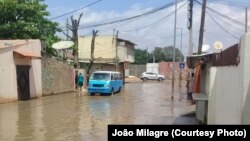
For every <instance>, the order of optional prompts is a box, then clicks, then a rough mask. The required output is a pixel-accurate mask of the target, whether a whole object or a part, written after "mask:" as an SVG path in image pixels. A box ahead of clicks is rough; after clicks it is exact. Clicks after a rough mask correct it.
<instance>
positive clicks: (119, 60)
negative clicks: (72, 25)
mask: <svg viewBox="0 0 250 141" xmlns="http://www.w3.org/2000/svg"><path fill="white" fill-rule="evenodd" d="M91 40H92V36H87V37H79V42H78V56H79V62H80V63H81V66H84V65H86V64H88V63H89V60H90V56H91ZM134 47H135V44H134V43H132V42H130V41H128V40H124V39H120V38H116V37H114V36H97V37H96V38H95V48H94V65H93V67H92V71H95V70H106V71H119V72H121V73H122V74H123V76H124V75H125V70H127V69H128V66H129V64H130V63H133V62H134V51H135V49H134Z"/></svg>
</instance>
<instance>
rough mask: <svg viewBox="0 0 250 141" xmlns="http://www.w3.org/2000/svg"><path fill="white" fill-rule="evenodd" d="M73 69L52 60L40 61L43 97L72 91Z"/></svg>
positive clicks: (44, 59)
mask: <svg viewBox="0 0 250 141" xmlns="http://www.w3.org/2000/svg"><path fill="white" fill-rule="evenodd" d="M74 79H75V72H74V68H73V67H72V66H70V65H69V64H67V63H64V62H62V61H59V60H57V59H52V58H45V57H44V58H43V59H42V90H43V96H45V95H51V94H58V93H64V92H71V91H74V82H75V81H74Z"/></svg>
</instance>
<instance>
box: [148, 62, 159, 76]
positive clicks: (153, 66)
mask: <svg viewBox="0 0 250 141" xmlns="http://www.w3.org/2000/svg"><path fill="white" fill-rule="evenodd" d="M146 70H147V72H154V73H157V74H159V64H158V63H147V66H146Z"/></svg>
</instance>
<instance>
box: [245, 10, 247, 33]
mask: <svg viewBox="0 0 250 141" xmlns="http://www.w3.org/2000/svg"><path fill="white" fill-rule="evenodd" d="M247 20H248V8H247V7H246V23H245V26H246V27H245V31H246V33H247V32H248V31H247V28H248V22H247Z"/></svg>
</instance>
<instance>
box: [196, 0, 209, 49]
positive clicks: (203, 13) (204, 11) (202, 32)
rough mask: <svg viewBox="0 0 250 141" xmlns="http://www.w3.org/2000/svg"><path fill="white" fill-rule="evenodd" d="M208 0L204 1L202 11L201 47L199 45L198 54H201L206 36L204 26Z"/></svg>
mask: <svg viewBox="0 0 250 141" xmlns="http://www.w3.org/2000/svg"><path fill="white" fill-rule="evenodd" d="M206 5H207V0H203V4H202V11H201V25H200V35H199V45H198V54H201V51H202V44H203V35H204V24H205V13H206Z"/></svg>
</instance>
